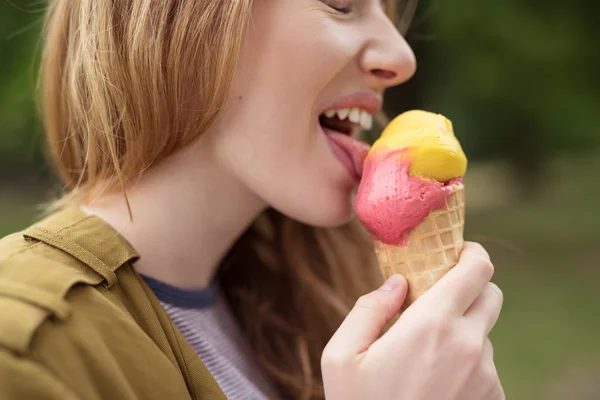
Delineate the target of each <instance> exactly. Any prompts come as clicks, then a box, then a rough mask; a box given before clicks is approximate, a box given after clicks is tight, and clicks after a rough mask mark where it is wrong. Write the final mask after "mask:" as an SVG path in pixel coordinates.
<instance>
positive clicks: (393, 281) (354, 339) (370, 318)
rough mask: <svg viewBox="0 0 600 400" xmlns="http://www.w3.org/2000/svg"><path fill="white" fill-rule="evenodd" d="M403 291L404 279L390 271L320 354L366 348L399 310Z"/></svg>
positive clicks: (348, 353) (344, 352) (404, 287)
mask: <svg viewBox="0 0 600 400" xmlns="http://www.w3.org/2000/svg"><path fill="white" fill-rule="evenodd" d="M406 292H407V283H406V279H404V277H403V276H401V275H393V276H392V277H390V278H389V279H388V280H387V281H386V282H385V283H384V284H383V286H381V287H380V288H379V289H378V290H375V291H373V292H371V293H369V294H366V295H364V296H362V297H361V298H360V299H359V300H358V301H357V302H356V305H355V306H354V308H353V309H352V311H350V313H349V314H348V316H347V317H346V319H345V320H344V322H342V324H341V325H340V327H339V328H338V330H337V331H336V333H335V334H334V335H333V337H332V338H331V340H330V341H329V343H328V344H327V347H326V349H325V351H324V352H323V354H324V355H323V357H324V358H325V356H326V355H332V356H333V357H334V358H335V357H338V356H339V355H340V354H346V355H357V354H361V353H362V352H364V351H365V350H367V349H368V348H369V346H370V345H371V344H373V342H374V341H375V340H376V339H377V338H378V336H379V334H380V333H381V331H382V329H383V328H384V327H385V325H386V324H387V323H388V322H389V321H390V320H391V319H392V318H393V317H394V315H396V313H397V312H398V311H399V310H400V307H401V306H402V303H403V302H404V299H405V298H406Z"/></svg>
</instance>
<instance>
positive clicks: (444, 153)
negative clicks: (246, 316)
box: [371, 110, 467, 182]
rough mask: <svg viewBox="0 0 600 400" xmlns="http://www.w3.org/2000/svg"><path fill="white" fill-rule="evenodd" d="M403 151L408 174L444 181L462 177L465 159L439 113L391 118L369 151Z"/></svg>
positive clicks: (445, 120)
mask: <svg viewBox="0 0 600 400" xmlns="http://www.w3.org/2000/svg"><path fill="white" fill-rule="evenodd" d="M396 149H406V152H405V153H404V155H405V157H403V158H404V159H406V160H407V161H409V162H410V163H411V167H410V169H409V173H410V174H411V175H413V176H417V177H421V178H430V179H435V180H436V181H438V182H448V181H450V180H452V179H455V178H460V177H463V176H464V174H465V172H466V170H467V157H466V156H465V153H464V152H463V149H462V147H461V145H460V143H459V141H458V139H457V138H456V136H454V129H453V127H452V122H451V121H450V120H448V119H447V118H446V117H444V116H443V115H441V114H434V113H430V112H427V111H421V110H412V111H407V112H405V113H403V114H400V115H399V116H397V117H396V118H394V119H393V120H392V121H391V122H390V123H389V124H388V125H387V127H386V128H385V129H384V131H383V133H382V134H381V137H380V138H379V139H378V140H377V141H376V142H375V143H374V144H373V147H372V149H371V152H373V153H379V152H382V151H390V150H396Z"/></svg>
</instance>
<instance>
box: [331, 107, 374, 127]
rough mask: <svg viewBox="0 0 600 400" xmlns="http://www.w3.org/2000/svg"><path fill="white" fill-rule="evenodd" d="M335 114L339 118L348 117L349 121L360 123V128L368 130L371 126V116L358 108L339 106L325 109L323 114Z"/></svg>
mask: <svg viewBox="0 0 600 400" xmlns="http://www.w3.org/2000/svg"><path fill="white" fill-rule="evenodd" d="M336 114H337V117H338V118H339V119H341V120H345V119H346V118H348V119H349V120H350V122H352V123H355V124H357V125H360V127H361V128H363V129H365V130H369V129H371V128H372V127H373V116H372V115H371V114H369V113H368V112H367V111H364V110H361V109H360V108H341V109H339V110H327V111H325V116H326V117H327V118H332V117H333V116H335V115H336Z"/></svg>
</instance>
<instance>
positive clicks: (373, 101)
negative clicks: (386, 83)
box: [321, 92, 383, 115]
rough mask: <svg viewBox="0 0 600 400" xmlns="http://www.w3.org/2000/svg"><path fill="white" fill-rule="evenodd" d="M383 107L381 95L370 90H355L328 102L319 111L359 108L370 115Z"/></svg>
mask: <svg viewBox="0 0 600 400" xmlns="http://www.w3.org/2000/svg"><path fill="white" fill-rule="evenodd" d="M382 107H383V99H382V96H381V95H379V94H376V93H372V92H357V93H352V94H348V95H345V96H342V97H339V98H338V99H336V100H335V101H333V102H332V103H330V104H328V105H327V107H325V108H324V109H323V110H322V111H321V113H323V112H325V111H327V110H339V109H343V108H359V109H361V110H364V111H367V112H368V113H369V114H371V115H375V114H377V113H378V112H380V111H381V108H382Z"/></svg>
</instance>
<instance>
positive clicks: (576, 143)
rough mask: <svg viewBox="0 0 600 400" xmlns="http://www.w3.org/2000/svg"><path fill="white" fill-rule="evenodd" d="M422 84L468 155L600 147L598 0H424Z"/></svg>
mask: <svg viewBox="0 0 600 400" xmlns="http://www.w3.org/2000/svg"><path fill="white" fill-rule="evenodd" d="M425 5H426V9H427V11H428V12H427V14H428V15H429V17H428V18H427V19H426V20H425V23H426V24H429V26H428V28H427V31H428V32H431V33H432V35H433V37H434V38H433V40H431V41H430V42H429V43H428V45H427V48H426V50H425V52H426V54H425V60H424V63H423V64H424V65H422V66H423V67H424V68H425V76H427V84H426V85H424V87H423V88H422V89H423V90H424V93H425V98H426V103H427V104H428V105H429V106H430V108H432V109H435V110H438V111H440V112H443V113H445V114H447V115H448V116H449V117H450V118H451V119H452V120H453V121H454V122H455V125H456V130H457V134H458V135H459V136H460V138H461V141H462V142H463V144H464V145H465V148H466V151H467V153H468V154H469V156H470V158H489V157H499V158H509V159H513V161H517V162H518V161H520V160H519V159H522V158H526V157H532V158H533V159H535V160H543V159H544V158H548V157H550V156H552V155H553V154H555V153H556V152H558V151H565V150H581V149H586V148H589V147H590V146H597V145H599V144H600V113H599V112H598V110H600V76H599V75H598V72H599V71H600V51H599V50H598V38H599V37H600V24H598V23H597V16H598V15H600V3H599V2H593V1H585V0H579V1H572V2H566V1H559V0H548V1H543V2H542V1H529V2H523V1H520V0H505V1H490V0H483V1H482V0H455V1H452V2H443V1H440V0H438V1H435V2H429V3H426V4H425Z"/></svg>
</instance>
